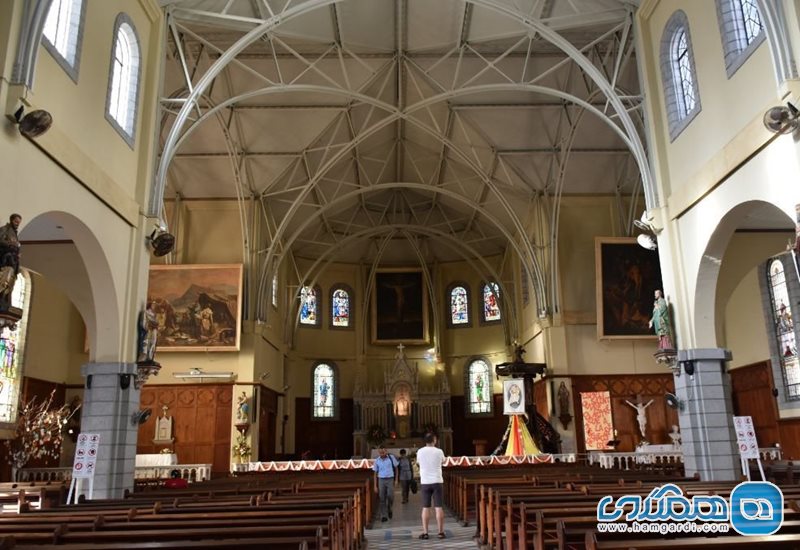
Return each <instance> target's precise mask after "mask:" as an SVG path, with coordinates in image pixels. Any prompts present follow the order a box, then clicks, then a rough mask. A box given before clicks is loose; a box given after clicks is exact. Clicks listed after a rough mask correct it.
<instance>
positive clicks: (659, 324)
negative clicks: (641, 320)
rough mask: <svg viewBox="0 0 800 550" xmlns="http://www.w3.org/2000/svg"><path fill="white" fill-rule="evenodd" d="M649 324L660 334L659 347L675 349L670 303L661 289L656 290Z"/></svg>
mask: <svg viewBox="0 0 800 550" xmlns="http://www.w3.org/2000/svg"><path fill="white" fill-rule="evenodd" d="M649 326H650V328H655V331H656V335H657V336H658V349H675V336H674V334H673V332H672V319H670V314H669V304H667V301H666V300H665V299H664V295H663V294H662V293H661V291H660V290H656V292H655V302H654V303H653V316H652V317H651V318H650V323H649Z"/></svg>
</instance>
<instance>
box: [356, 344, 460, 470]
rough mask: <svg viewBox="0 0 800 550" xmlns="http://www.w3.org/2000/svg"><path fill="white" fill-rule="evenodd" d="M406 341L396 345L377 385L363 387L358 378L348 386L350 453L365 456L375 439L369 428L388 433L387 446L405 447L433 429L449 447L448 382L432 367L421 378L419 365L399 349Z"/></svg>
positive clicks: (444, 447)
mask: <svg viewBox="0 0 800 550" xmlns="http://www.w3.org/2000/svg"><path fill="white" fill-rule="evenodd" d="M404 349H405V346H404V345H402V344H400V345H399V346H397V353H395V355H394V359H393V360H392V361H391V362H387V363H386V364H384V367H383V380H382V383H381V384H380V386H379V387H366V386H367V384H366V383H365V381H364V380H363V379H362V378H360V377H359V378H357V379H356V383H355V388H354V390H353V408H354V411H353V416H354V419H353V423H354V428H355V429H354V430H353V454H354V455H355V456H359V457H368V456H370V451H371V448H373V447H375V446H377V445H378V444H380V443H379V442H377V441H374V440H372V439H371V438H370V432H371V431H373V428H375V427H380V428H381V429H380V431H381V432H382V433H384V434H385V435H386V436H387V438H386V440H385V441H384V442H383V444H384V445H386V446H387V447H397V448H408V449H409V450H410V449H413V448H415V447H421V446H422V445H424V443H423V442H422V437H423V435H424V434H425V432H426V431H428V430H430V429H434V430H435V431H436V433H437V435H438V436H439V446H440V447H441V448H442V450H443V451H444V452H445V454H447V455H449V454H450V453H452V448H453V430H452V427H451V426H452V424H451V411H450V397H451V395H450V384H449V383H448V380H447V377H446V376H445V375H444V373H443V372H441V373H439V372H437V373H436V374H435V375H434V378H433V379H432V380H430V381H428V382H427V383H425V384H423V383H421V382H420V376H419V367H418V365H417V364H416V363H414V364H413V365H412V364H410V363H409V362H408V360H407V358H406V355H405V353H404Z"/></svg>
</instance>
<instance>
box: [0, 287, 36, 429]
mask: <svg viewBox="0 0 800 550" xmlns="http://www.w3.org/2000/svg"><path fill="white" fill-rule="evenodd" d="M30 295H31V285H30V278H29V276H28V275H27V273H25V272H24V271H20V273H19V274H18V275H17V282H16V283H15V284H14V290H13V291H12V293H11V305H12V306H13V307H17V308H20V309H21V310H22V318H21V319H20V320H19V322H18V323H17V326H16V327H15V328H14V330H10V329H9V328H8V327H3V328H2V329H0V425H1V424H5V423H9V424H11V423H14V422H16V421H17V406H18V404H19V387H20V382H21V381H22V370H23V369H22V366H23V353H24V350H25V334H26V332H27V328H28V310H29V308H30Z"/></svg>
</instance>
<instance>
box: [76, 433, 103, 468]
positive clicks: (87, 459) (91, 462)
mask: <svg viewBox="0 0 800 550" xmlns="http://www.w3.org/2000/svg"><path fill="white" fill-rule="evenodd" d="M98 447H100V434H84V433H82V434H79V435H78V441H77V444H76V446H75V462H74V463H73V465H72V479H77V478H87V477H94V467H95V464H97V449H98Z"/></svg>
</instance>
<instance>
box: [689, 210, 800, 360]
mask: <svg viewBox="0 0 800 550" xmlns="http://www.w3.org/2000/svg"><path fill="white" fill-rule="evenodd" d="M764 206H771V207H772V208H774V210H775V213H776V214H777V215H780V214H783V215H785V213H784V212H783V210H781V209H780V208H778V207H777V206H775V205H773V204H772V203H769V202H766V201H760V200H752V201H747V202H743V203H740V204H737V205H736V206H734V207H733V208H731V209H730V210H728V212H726V213H725V215H724V216H723V217H722V219H720V221H719V223H717V225H716V227H715V228H714V230H713V231H712V232H711V234H710V236H709V239H708V242H707V243H706V247H705V250H704V251H703V254H702V257H701V258H700V261H699V263H698V266H697V274H696V288H695V291H694V297H695V298H694V300H695V302H694V312H693V318H692V325H693V327H692V330H693V332H694V334H693V335H691V337H692V338H691V340H692V341H693V344H692V345H691V347H697V348H717V347H719V345H718V343H719V342H720V341H721V334H720V333H719V331H720V330H721V326H720V323H718V322H717V318H716V317H717V312H716V306H717V303H716V295H717V283H718V281H719V272H720V267H721V266H722V261H723V259H724V256H725V251H726V250H727V248H728V245H729V244H730V242H731V239H732V237H733V234H734V232H735V231H736V229H737V228H738V226H739V224H740V222H741V221H742V220H743V219H744V218H745V217H747V216H748V215H749V214H750V213H751V212H753V211H754V210H755V209H757V208H763V207H764ZM786 222H787V225H792V224H793V222H792V220H791V218H789V217H788V216H787V219H786ZM764 259H766V257H765V258H764ZM681 347H689V346H686V345H683V344H682V345H681Z"/></svg>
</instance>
